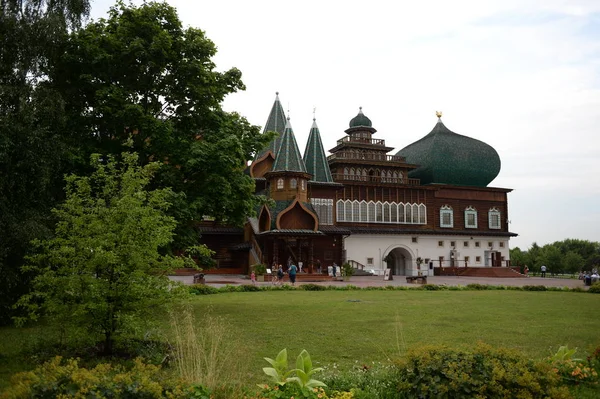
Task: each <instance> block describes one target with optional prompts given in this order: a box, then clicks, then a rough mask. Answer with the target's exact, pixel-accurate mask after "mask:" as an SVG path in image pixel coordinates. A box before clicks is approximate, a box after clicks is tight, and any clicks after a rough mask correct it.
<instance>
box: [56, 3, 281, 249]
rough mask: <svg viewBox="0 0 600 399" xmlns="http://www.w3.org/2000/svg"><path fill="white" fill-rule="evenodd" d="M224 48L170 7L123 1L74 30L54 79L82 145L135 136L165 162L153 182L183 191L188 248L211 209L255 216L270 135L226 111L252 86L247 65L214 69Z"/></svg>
mask: <svg viewBox="0 0 600 399" xmlns="http://www.w3.org/2000/svg"><path fill="white" fill-rule="evenodd" d="M215 54H216V47H215V45H214V43H213V42H211V41H210V40H209V39H207V38H206V36H205V34H204V32H202V31H201V30H199V29H194V28H183V27H182V24H181V22H180V20H179V18H178V16H177V13H176V10H175V9H174V8H173V7H171V6H170V5H168V4H166V3H153V2H150V3H145V4H143V5H141V6H139V7H136V6H133V5H128V6H126V5H124V4H122V3H118V4H117V5H116V6H115V7H113V8H112V9H111V11H110V12H109V17H108V18H107V19H101V20H99V21H97V22H94V23H90V24H88V25H87V26H86V27H85V28H84V29H81V30H79V31H77V32H75V33H74V34H72V35H71V37H70V38H69V41H68V42H67V44H66V46H65V48H64V51H63V52H61V55H60V56H59V57H57V58H56V59H55V60H53V64H54V65H55V68H54V69H53V72H52V74H51V75H50V80H51V82H52V87H53V88H54V89H55V90H57V91H59V92H60V93H62V94H63V96H64V98H65V99H66V100H65V110H66V113H67V129H66V131H67V132H69V134H70V135H71V138H72V139H73V140H74V141H77V142H78V146H79V147H80V148H83V149H85V151H87V152H88V153H94V152H98V153H103V154H117V153H118V152H119V151H120V143H121V142H123V140H124V139H125V138H126V137H128V136H129V135H133V139H134V149H135V151H136V152H138V153H139V154H140V157H141V160H142V162H143V163H146V162H149V161H159V162H162V163H164V164H165V165H166V167H164V168H161V170H160V171H159V173H158V174H157V178H156V180H155V183H154V184H155V186H156V187H172V188H173V190H174V191H175V192H176V193H178V194H180V195H179V196H178V197H177V198H176V199H174V207H173V208H172V211H171V212H172V213H171V214H172V215H173V216H175V217H176V219H177V220H178V222H179V224H178V229H177V237H176V241H177V243H176V246H177V247H179V248H181V247H185V246H188V245H192V244H194V243H196V242H197V239H198V237H197V233H196V231H195V229H194V223H195V221H197V220H200V219H201V218H202V217H203V216H204V215H209V216H212V217H214V218H215V219H216V220H218V221H226V222H229V223H236V224H240V223H242V222H243V221H244V220H245V218H246V217H247V216H248V215H249V214H252V213H253V212H254V208H255V206H256V204H257V201H258V200H257V198H256V197H255V195H254V182H253V180H252V179H251V178H250V177H249V176H248V175H245V174H244V173H243V170H244V169H245V168H246V163H247V161H248V160H250V159H251V158H252V155H253V154H254V153H255V152H256V151H257V150H259V149H261V148H262V147H264V145H265V144H266V143H267V142H268V140H269V139H270V137H269V136H267V135H262V134H261V133H260V131H259V128H258V127H256V126H253V125H251V124H249V123H248V122H247V121H246V120H245V119H244V118H242V117H240V116H239V115H237V114H235V113H227V112H224V111H223V110H222V108H221V102H222V100H223V99H224V98H225V96H226V95H228V94H230V93H234V92H236V91H238V90H243V89H244V88H245V87H244V85H243V83H242V81H241V72H240V71H239V70H237V69H235V68H233V69H230V70H228V71H225V72H217V71H216V70H215V64H214V63H213V61H212V60H211V58H212V57H213V56H214V55H215Z"/></svg>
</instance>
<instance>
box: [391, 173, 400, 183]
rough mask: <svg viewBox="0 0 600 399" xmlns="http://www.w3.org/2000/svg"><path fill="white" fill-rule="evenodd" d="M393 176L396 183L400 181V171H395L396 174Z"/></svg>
mask: <svg viewBox="0 0 600 399" xmlns="http://www.w3.org/2000/svg"><path fill="white" fill-rule="evenodd" d="M392 177H393V178H394V183H399V181H398V171H397V170H395V171H394V174H393V175H392Z"/></svg>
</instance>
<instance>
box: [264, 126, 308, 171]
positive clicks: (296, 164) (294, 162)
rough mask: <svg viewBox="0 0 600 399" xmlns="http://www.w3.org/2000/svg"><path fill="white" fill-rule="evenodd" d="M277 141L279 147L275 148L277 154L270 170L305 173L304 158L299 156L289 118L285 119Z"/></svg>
mask: <svg viewBox="0 0 600 399" xmlns="http://www.w3.org/2000/svg"><path fill="white" fill-rule="evenodd" d="M279 142H280V144H279V149H278V150H277V156H276V157H275V163H274V164H273V169H272V171H273V172H281V171H285V172H304V173H306V166H305V165H304V160H303V159H302V157H301V156H300V150H299V149H298V144H297V143H296V136H294V131H293V130H292V125H291V123H290V118H288V120H287V123H286V125H285V129H284V131H283V134H282V135H281V137H280V139H279Z"/></svg>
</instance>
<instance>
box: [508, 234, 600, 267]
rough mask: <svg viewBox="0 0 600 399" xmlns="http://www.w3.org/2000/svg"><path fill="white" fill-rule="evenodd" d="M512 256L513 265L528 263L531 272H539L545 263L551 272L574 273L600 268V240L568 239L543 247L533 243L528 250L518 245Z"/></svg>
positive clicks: (511, 253) (522, 265)
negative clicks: (523, 249)
mask: <svg viewBox="0 0 600 399" xmlns="http://www.w3.org/2000/svg"><path fill="white" fill-rule="evenodd" d="M510 258H511V262H512V264H513V265H519V266H521V267H524V265H527V266H528V267H529V270H530V273H534V274H537V273H539V271H540V267H541V266H542V264H545V265H546V266H547V268H548V269H549V270H548V271H549V273H550V274H556V273H571V274H574V273H577V272H579V271H581V270H588V271H589V270H592V269H593V268H594V267H596V268H600V242H594V241H587V240H578V239H566V240H563V241H557V242H554V243H552V244H547V245H544V246H543V247H540V246H539V245H537V244H536V243H533V244H532V246H531V248H530V249H529V250H527V251H522V250H521V249H520V248H518V247H516V248H513V249H511V250H510Z"/></svg>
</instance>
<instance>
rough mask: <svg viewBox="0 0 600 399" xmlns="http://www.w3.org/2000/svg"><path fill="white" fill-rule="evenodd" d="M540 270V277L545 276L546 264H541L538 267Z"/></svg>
mask: <svg viewBox="0 0 600 399" xmlns="http://www.w3.org/2000/svg"><path fill="white" fill-rule="evenodd" d="M540 270H541V272H542V277H546V265H542V267H541V268H540Z"/></svg>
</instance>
